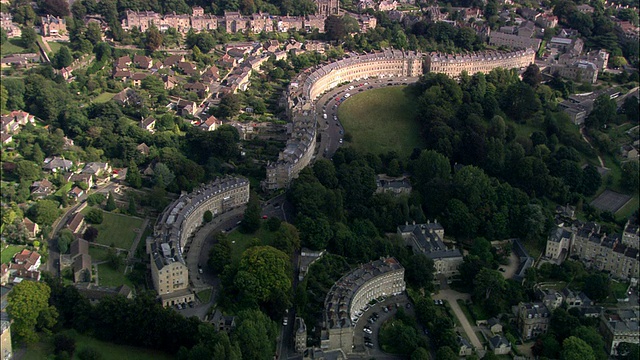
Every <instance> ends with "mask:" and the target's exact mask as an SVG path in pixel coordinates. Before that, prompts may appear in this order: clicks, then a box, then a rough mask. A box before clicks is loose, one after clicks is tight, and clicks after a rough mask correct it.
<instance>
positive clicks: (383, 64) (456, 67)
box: [262, 49, 535, 190]
mask: <svg viewBox="0 0 640 360" xmlns="http://www.w3.org/2000/svg"><path fill="white" fill-rule="evenodd" d="M534 59H535V52H534V51H533V50H531V49H527V50H519V51H512V52H500V51H486V52H481V53H470V54H465V55H460V54H458V55H455V54H454V55H449V54H441V53H431V54H429V55H427V56H424V57H423V55H422V54H421V53H419V52H406V51H401V50H392V49H388V50H384V51H381V52H375V53H371V54H362V55H357V54H356V55H353V56H350V57H348V58H345V59H342V60H339V61H335V62H332V63H329V64H325V65H321V66H318V67H315V68H310V69H307V70H305V71H303V72H302V73H301V74H300V75H298V77H296V79H294V80H293V81H292V82H291V84H290V85H289V88H288V90H287V93H286V94H285V95H286V101H287V109H288V115H289V118H290V119H291V129H290V131H291V133H290V138H289V140H288V141H287V144H286V146H285V149H284V150H283V151H282V152H281V153H280V155H279V157H278V160H277V161H276V162H273V163H269V164H267V178H266V179H265V180H264V182H263V183H262V187H263V189H264V190H276V189H281V188H286V187H288V186H289V184H290V183H291V181H292V180H293V179H295V178H296V177H297V176H298V173H300V170H302V169H303V168H304V167H305V166H307V165H308V164H309V163H310V162H311V159H312V157H313V152H314V150H315V146H316V132H317V120H316V115H317V114H316V109H315V103H314V102H315V100H316V99H317V98H318V97H319V96H320V95H322V94H323V93H325V92H326V91H328V90H331V89H333V88H334V87H336V86H338V85H340V84H343V83H346V82H351V81H354V80H360V79H366V78H369V77H382V78H384V77H419V76H421V75H422V74H423V60H424V63H425V68H424V70H425V72H435V73H444V74H447V75H449V76H451V77H458V76H460V74H461V73H462V72H463V71H467V72H468V73H469V74H475V73H477V72H483V73H488V72H490V71H491V70H493V69H495V68H499V67H501V68H505V69H511V68H524V67H527V66H529V64H532V63H533V62H534Z"/></svg>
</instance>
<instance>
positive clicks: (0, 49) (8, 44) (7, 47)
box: [0, 38, 28, 56]
mask: <svg viewBox="0 0 640 360" xmlns="http://www.w3.org/2000/svg"><path fill="white" fill-rule="evenodd" d="M26 52H28V50H27V49H26V48H25V47H23V46H22V40H20V38H13V39H9V40H7V41H3V42H2V45H0V53H1V55H2V56H5V55H9V54H21V53H26Z"/></svg>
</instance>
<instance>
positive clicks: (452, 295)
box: [433, 289, 483, 349]
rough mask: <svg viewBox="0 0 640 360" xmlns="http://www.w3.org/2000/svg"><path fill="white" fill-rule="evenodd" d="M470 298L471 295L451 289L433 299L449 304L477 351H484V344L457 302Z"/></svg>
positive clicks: (441, 291)
mask: <svg viewBox="0 0 640 360" xmlns="http://www.w3.org/2000/svg"><path fill="white" fill-rule="evenodd" d="M470 298H471V296H470V295H469V294H465V293H459V292H457V291H455V290H451V289H447V290H440V292H439V293H438V294H437V295H435V296H434V297H433V299H437V300H446V301H448V302H449V306H451V310H453V313H454V314H455V316H456V317H457V318H458V321H460V325H462V329H464V332H465V333H467V337H468V338H469V340H471V344H473V346H474V347H475V348H476V349H482V348H483V346H482V342H481V341H480V339H478V336H477V335H476V333H475V331H474V326H471V324H470V323H469V321H468V320H467V317H466V316H464V313H463V312H462V309H460V306H459V305H458V302H457V301H456V300H458V299H461V300H469V299H470Z"/></svg>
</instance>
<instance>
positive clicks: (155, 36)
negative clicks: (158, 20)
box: [144, 26, 164, 51]
mask: <svg viewBox="0 0 640 360" xmlns="http://www.w3.org/2000/svg"><path fill="white" fill-rule="evenodd" d="M144 35H145V42H144V46H145V48H146V49H147V50H149V51H156V50H158V48H159V47H160V46H162V41H163V39H164V36H163V35H162V34H161V33H160V31H159V30H158V28H157V27H155V26H151V27H149V28H148V29H147V31H145V32H144Z"/></svg>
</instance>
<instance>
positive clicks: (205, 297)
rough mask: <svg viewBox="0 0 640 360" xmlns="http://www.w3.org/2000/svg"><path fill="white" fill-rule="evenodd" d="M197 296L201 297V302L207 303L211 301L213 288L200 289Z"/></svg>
mask: <svg viewBox="0 0 640 360" xmlns="http://www.w3.org/2000/svg"><path fill="white" fill-rule="evenodd" d="M196 296H197V297H198V299H200V302H202V303H203V304H206V303H208V302H209V301H211V289H207V290H202V291H199V292H198V293H197V294H196Z"/></svg>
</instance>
